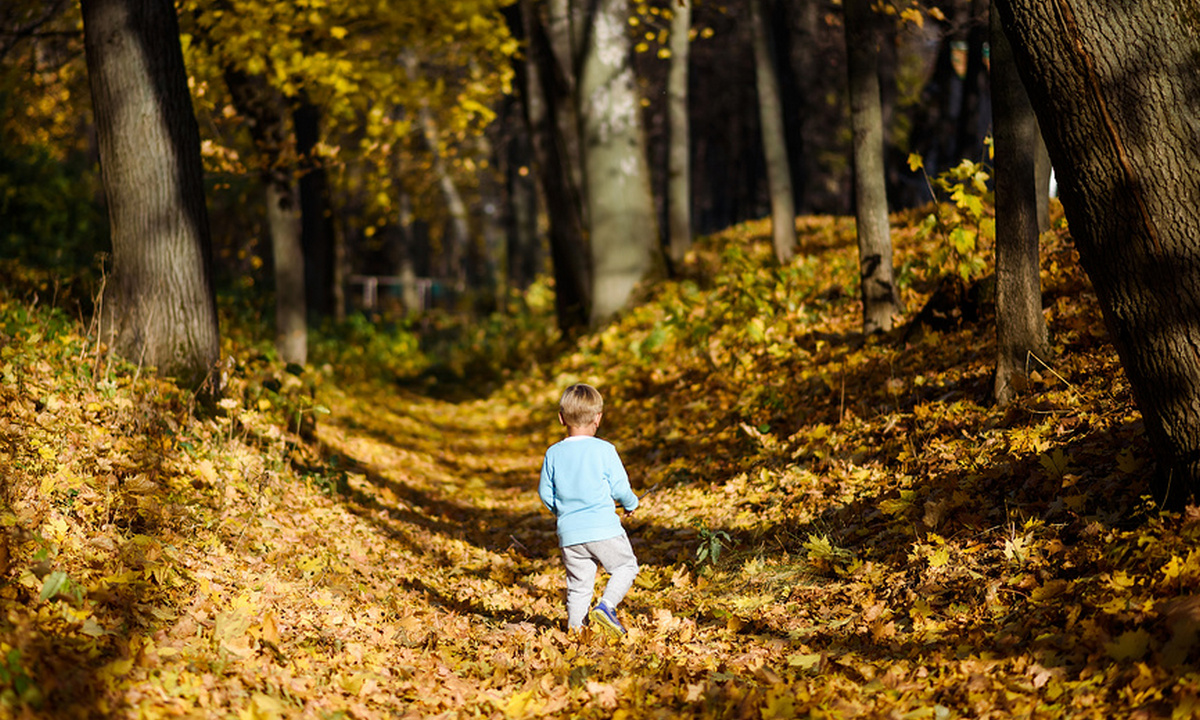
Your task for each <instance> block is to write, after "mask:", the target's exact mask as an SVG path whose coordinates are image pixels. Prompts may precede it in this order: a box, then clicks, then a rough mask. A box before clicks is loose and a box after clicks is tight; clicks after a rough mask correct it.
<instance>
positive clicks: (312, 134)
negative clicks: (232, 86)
mask: <svg viewBox="0 0 1200 720" xmlns="http://www.w3.org/2000/svg"><path fill="white" fill-rule="evenodd" d="M292 119H293V120H292V121H293V123H294V125H295V128H296V152H297V153H298V154H299V156H300V162H301V163H302V165H301V175H300V216H301V220H302V230H301V245H302V246H303V248H304V290H305V307H306V308H307V310H308V314H309V317H310V319H314V320H315V319H319V318H323V317H328V316H329V315H330V314H331V313H332V311H333V215H332V212H331V207H330V203H329V177H328V173H327V172H326V170H325V165H324V163H323V162H322V161H321V160H320V159H319V158H317V157H316V155H315V149H316V146H317V143H318V141H319V140H320V139H321V127H320V121H321V115H320V109H319V108H317V106H316V105H314V104H313V103H312V102H310V101H309V100H308V99H307V98H301V100H300V101H299V103H298V105H297V106H296V109H295V110H294V111H293V113H292Z"/></svg>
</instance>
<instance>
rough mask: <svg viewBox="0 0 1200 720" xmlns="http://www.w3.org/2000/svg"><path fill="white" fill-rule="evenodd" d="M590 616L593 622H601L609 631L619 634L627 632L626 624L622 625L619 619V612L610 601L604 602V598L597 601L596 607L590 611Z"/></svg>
mask: <svg viewBox="0 0 1200 720" xmlns="http://www.w3.org/2000/svg"><path fill="white" fill-rule="evenodd" d="M588 616H589V617H590V618H591V619H592V621H593V622H595V623H597V624H599V625H600V626H601V627H603V628H605V629H607V630H608V631H609V632H612V633H615V634H617V635H624V634H625V626H624V625H622V624H621V621H620V620H618V619H617V612H616V611H615V610H613V609H612V608H611V607H609V606H608V603H606V602H604V601H603V600H601V601H600V602H598V603H596V607H594V608H592V611H591V612H590V613H588Z"/></svg>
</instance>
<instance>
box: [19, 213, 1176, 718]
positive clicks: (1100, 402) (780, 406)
mask: <svg viewBox="0 0 1200 720" xmlns="http://www.w3.org/2000/svg"><path fill="white" fill-rule="evenodd" d="M921 217H922V215H921V214H919V213H913V214H911V215H906V216H900V217H896V218H894V219H893V225H894V232H895V244H896V247H897V255H898V257H897V267H898V272H897V277H898V280H899V281H900V284H901V287H902V290H903V294H904V297H903V299H904V302H905V304H906V306H907V314H906V320H911V319H912V318H914V317H916V316H917V315H918V312H919V311H920V310H921V309H922V308H923V307H925V306H926V303H927V300H928V299H929V298H930V296H931V294H932V293H934V292H935V290H936V288H937V287H938V283H937V280H938V278H939V277H940V275H939V273H938V271H937V269H936V268H931V267H928V266H927V263H926V261H925V260H924V258H929V257H932V256H933V252H932V249H933V248H932V247H931V243H936V242H938V239H937V238H935V237H932V236H931V235H929V234H928V233H920V232H919V231H918V227H919V225H920V222H921ZM798 231H799V233H800V237H801V244H800V247H799V252H798V253H797V256H796V259H795V260H794V261H793V262H791V263H789V264H788V265H786V266H784V267H778V266H776V265H775V264H774V262H773V260H772V251H771V247H770V240H769V237H770V234H769V229H768V228H767V227H766V224H765V223H753V224H750V225H745V226H740V227H738V228H735V229H733V230H731V231H728V232H726V233H724V234H722V235H720V236H717V237H713V238H708V239H706V240H704V241H703V242H701V243H700V244H699V246H698V247H697V249H696V250H695V251H693V253H692V254H691V255H690V256H689V259H688V262H687V263H686V267H685V269H684V276H683V277H682V278H680V279H678V280H676V281H672V282H669V283H661V284H659V285H656V286H655V287H654V288H652V289H649V290H647V291H646V292H645V294H644V295H643V298H642V302H641V303H640V304H639V305H638V306H637V307H635V308H634V309H632V310H630V311H628V312H627V313H625V314H624V315H623V316H622V317H620V318H618V319H617V320H616V321H614V323H613V324H611V325H609V326H607V327H604V328H602V329H599V330H597V331H596V332H594V333H592V334H589V335H586V336H584V337H581V338H578V339H576V340H574V341H571V342H570V343H569V344H567V343H565V342H564V343H560V344H556V341H554V340H553V338H552V337H551V336H550V335H548V334H547V332H546V330H545V328H546V327H550V326H551V324H552V320H551V319H550V317H549V312H550V306H551V304H552V303H546V304H545V306H544V307H539V306H538V305H537V303H532V307H531V308H530V309H528V310H527V311H526V313H527V314H525V315H522V316H520V317H518V318H509V319H507V320H505V319H498V320H496V321H495V322H496V323H497V324H496V325H495V326H494V327H496V328H498V330H497V331H496V332H495V333H494V334H488V333H487V332H479V331H475V334H474V335H471V334H466V335H463V336H461V337H465V338H466V339H467V341H468V342H465V344H460V345H459V346H458V347H457V348H456V350H455V352H456V353H457V354H455V355H454V356H453V358H451V356H450V355H445V356H439V357H433V356H425V357H423V356H421V353H423V352H427V348H428V345H426V346H424V348H425V349H422V347H418V346H417V345H416V344H415V343H414V344H405V343H397V344H395V345H393V346H392V347H394V348H396V349H397V351H398V352H401V351H402V352H403V353H406V357H408V358H409V359H410V361H409V362H406V361H400V360H396V361H395V362H394V363H393V364H391V365H389V366H388V367H387V368H386V369H379V368H376V369H375V371H374V372H372V371H371V369H370V368H367V367H363V366H359V367H349V366H345V365H343V364H341V363H334V362H332V360H331V361H330V362H328V363H326V364H324V365H322V364H320V363H318V364H316V365H314V366H310V367H307V368H304V369H299V368H292V370H291V371H289V370H288V369H287V368H284V367H283V366H282V365H281V364H279V363H277V362H274V361H273V360H272V355H271V352H270V350H269V346H268V345H264V344H261V343H258V344H256V342H255V341H253V340H236V341H227V346H226V347H225V349H224V356H225V365H224V367H225V372H226V381H227V386H226V387H227V393H226V399H225V400H223V401H222V402H221V403H220V404H219V405H218V406H217V407H214V408H203V407H195V406H193V404H192V402H191V399H190V398H189V396H187V395H186V394H185V393H182V392H181V391H180V390H178V389H177V388H176V387H174V386H173V385H171V384H169V383H166V382H163V381H161V380H158V379H155V378H154V377H153V376H152V375H151V374H150V373H148V372H147V371H146V369H145V368H139V367H137V366H135V365H128V364H122V363H119V362H118V361H116V360H114V359H112V358H110V357H108V356H107V355H106V354H105V352H104V348H101V347H97V346H96V345H95V343H94V342H93V341H92V339H91V338H90V336H89V333H88V328H87V327H86V326H85V325H82V324H80V323H79V322H78V321H77V320H76V319H75V316H74V315H73V314H70V313H68V312H64V311H63V310H62V309H60V308H56V307H55V305H56V300H54V299H53V298H52V295H51V294H50V293H49V292H48V291H47V289H46V287H48V285H45V284H44V285H43V289H42V290H41V291H38V290H37V288H38V286H39V283H41V282H42V281H40V280H39V279H38V278H37V277H30V273H29V272H28V271H26V270H24V269H22V268H19V267H16V266H11V265H6V266H4V268H3V275H4V278H3V279H4V280H5V283H4V286H5V287H7V288H9V289H8V290H6V291H5V294H4V295H2V296H0V373H2V379H0V464H2V466H3V467H4V469H5V477H4V486H3V498H2V500H3V507H2V508H0V510H2V514H0V531H2V532H0V606H2V609H3V613H2V614H0V708H3V714H4V715H6V716H12V717H29V718H32V717H49V716H53V717H131V718H132V717H144V718H159V717H168V716H171V717H176V716H178V717H226V716H229V717H233V716H237V717H244V718H278V717H292V716H300V717H329V718H333V717H355V718H376V717H394V716H405V717H432V716H446V717H490V718H527V717H529V718H532V717H542V716H573V717H595V718H615V717H659V716H661V717H676V716H683V717H746V718H756V719H757V718H762V719H764V720H766V719H769V718H782V717H793V716H796V715H805V716H810V717H889V718H890V717H905V718H953V717H1015V716H1019V717H1096V718H1112V717H1147V718H1149V717H1171V716H1174V717H1188V716H1191V715H1193V714H1194V712H1195V709H1196V702H1197V700H1196V698H1197V694H1198V693H1200V667H1198V661H1200V653H1198V648H1200V641H1198V636H1197V633H1198V623H1200V596H1198V595H1196V594H1195V591H1194V588H1195V586H1196V583H1197V580H1200V551H1197V550H1196V549H1195V548H1196V542H1195V540H1196V536H1197V534H1198V532H1200V524H1198V522H1197V517H1196V516H1195V515H1194V514H1193V513H1191V512H1187V513H1184V514H1164V513H1160V512H1158V511H1157V509H1156V508H1154V507H1153V506H1151V505H1150V504H1149V503H1148V502H1147V501H1146V500H1145V499H1144V498H1143V494H1144V492H1145V490H1146V488H1147V483H1148V476H1149V474H1150V472H1151V469H1152V468H1151V467H1150V461H1149V451H1148V449H1147V447H1146V445H1145V441H1144V438H1143V433H1142V428H1141V420H1140V417H1139V415H1138V413H1137V411H1136V409H1135V407H1134V405H1133V401H1132V399H1131V397H1130V393H1129V389H1128V386H1127V384H1126V382H1125V380H1124V377H1123V375H1122V373H1121V370H1120V367H1119V364H1118V362H1117V360H1116V357H1115V354H1114V352H1113V351H1112V349H1111V347H1110V346H1109V344H1108V342H1107V340H1106V338H1105V331H1104V328H1103V324H1102V322H1101V318H1100V315H1099V312H1098V310H1097V306H1096V302H1095V297H1094V295H1093V294H1092V292H1091V290H1090V287H1089V285H1088V283H1087V282H1086V280H1085V279H1084V278H1083V277H1082V276H1081V271H1080V270H1079V268H1078V265H1077V263H1076V260H1075V254H1074V251H1073V249H1072V245H1071V241H1070V238H1069V236H1068V234H1067V232H1066V228H1065V226H1064V225H1063V224H1062V223H1061V221H1060V222H1058V223H1057V224H1056V227H1055V229H1054V230H1053V231H1052V232H1051V233H1049V234H1047V235H1046V236H1045V237H1044V238H1043V262H1042V268H1043V277H1042V280H1043V287H1044V291H1045V308H1046V309H1045V312H1046V315H1047V318H1048V321H1049V324H1050V328H1051V333H1052V339H1053V342H1054V347H1055V353H1056V354H1055V357H1054V359H1053V362H1052V363H1049V364H1047V365H1040V364H1039V365H1038V366H1037V367H1031V371H1032V377H1033V380H1034V382H1033V386H1034V387H1033V388H1032V390H1031V392H1029V393H1027V394H1026V395H1025V396H1023V397H1021V398H1019V399H1018V401H1017V402H1016V403H1014V404H1013V405H1012V406H1010V407H1007V408H1004V409H998V408H994V407H991V406H990V405H989V404H988V403H987V401H986V398H987V395H988V390H989V388H990V386H991V378H990V369H991V366H992V363H993V357H994V328H993V326H992V324H991V319H990V316H989V315H988V308H987V303H986V300H979V301H978V302H977V304H976V305H975V306H974V307H973V308H972V311H971V312H969V313H962V312H960V313H959V314H957V315H956V314H955V313H954V312H953V311H951V312H949V313H942V314H940V315H939V316H938V320H937V322H936V323H923V324H921V325H920V326H905V327H902V328H900V329H899V330H897V331H896V333H895V334H893V335H892V336H886V337H883V336H881V337H872V338H868V339H864V338H862V337H861V336H860V335H858V334H857V333H856V329H857V325H858V323H859V321H860V310H859V306H858V302H857V288H856V286H855V282H856V280H855V277H856V268H857V266H856V260H855V254H854V243H853V227H852V224H850V222H849V221H847V220H843V219H831V218H805V219H801V220H800V221H798ZM980 252H983V251H982V250H981V251H980ZM981 257H982V259H983V260H984V261H985V262H987V261H988V258H987V257H986V253H984V254H983V255H982V256H981ZM539 312H541V313H544V314H545V317H544V318H541V319H543V320H545V323H542V322H539V317H538V315H537V313H539ZM506 323H507V324H506ZM476 327H488V326H487V325H482V326H476ZM504 328H507V329H508V330H507V331H504ZM360 331H362V332H366V331H363V330H360ZM380 332H381V333H382V332H383V331H382V330H381V331H380ZM226 336H227V337H235V338H237V337H241V336H240V335H239V333H237V332H227V333H226ZM501 336H503V337H504V338H505V342H506V343H507V344H506V345H505V346H504V347H503V349H502V351H500V350H497V348H496V346H493V345H490V344H488V341H489V340H490V339H492V338H493V337H501ZM472 342H473V343H474V344H472ZM363 346H364V344H356V346H355V347H358V348H361V347H363ZM264 348H266V349H264ZM317 355H320V353H319V352H318V353H317ZM330 357H333V356H332V355H331V356H330ZM338 357H339V358H341V359H342V360H344V359H345V358H346V357H349V355H345V354H343V355H340V356H338ZM447 358H451V359H453V360H454V362H453V363H451V364H450V365H446V363H445V361H446V359H447ZM368 359H369V357H368V356H367V355H360V356H359V360H360V361H361V362H363V363H366V362H367V361H368ZM439 368H440V370H441V371H440V372H435V371H436V370H438V369H439ZM576 381H585V382H590V383H593V384H595V385H597V386H598V387H600V388H601V390H602V391H603V392H604V393H605V395H606V413H605V424H604V426H603V427H602V429H601V434H602V435H603V436H604V437H606V438H607V439H609V440H611V441H612V442H614V443H615V444H616V445H617V446H618V448H619V449H620V450H621V452H622V455H623V457H624V459H625V462H626V465H627V466H628V467H629V469H630V471H631V476H632V477H633V483H634V487H635V490H637V491H638V492H647V491H651V492H650V493H649V494H648V495H647V496H646V497H645V499H644V500H643V507H642V508H641V509H639V512H638V513H637V515H635V516H634V519H632V520H631V521H630V522H629V523H628V525H629V530H630V535H631V537H632V538H633V542H634V546H635V549H636V550H637V553H638V555H639V559H640V560H641V561H642V565H643V569H642V572H641V575H640V576H639V578H638V581H637V584H636V586H635V587H634V589H633V591H632V592H631V593H630V596H629V598H628V599H627V601H626V603H625V604H624V605H623V606H622V608H621V610H620V612H621V614H622V618H623V620H624V621H625V623H626V625H627V627H629V628H630V632H629V634H628V636H626V637H625V638H623V639H621V640H614V639H611V638H609V637H607V636H604V635H600V634H592V633H590V632H585V634H584V635H582V636H580V637H569V636H567V635H566V634H565V632H564V631H563V629H562V628H563V624H564V622H563V608H562V602H561V594H562V588H563V578H562V570H561V567H560V564H559V561H558V558H557V552H556V547H555V538H554V530H553V522H552V519H551V518H550V517H549V516H548V515H547V514H546V513H545V512H544V511H543V510H542V509H541V508H540V506H539V503H538V501H537V497H536V495H535V493H534V488H535V485H536V477H537V470H538V465H539V462H540V458H541V452H542V450H543V449H544V447H545V446H546V445H547V444H549V443H550V442H552V441H553V440H554V439H556V438H557V436H558V432H559V429H558V428H557V426H556V422H555V417H554V409H555V402H556V400H557V397H558V394H559V393H560V391H561V389H562V387H563V386H564V385H565V384H567V383H571V382H576ZM447 398H452V399H447Z"/></svg>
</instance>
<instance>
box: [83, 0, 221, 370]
mask: <svg viewBox="0 0 1200 720" xmlns="http://www.w3.org/2000/svg"><path fill="white" fill-rule="evenodd" d="M83 21H84V44H85V48H86V55H87V66H88V78H89V81H90V84H91V92H92V105H93V108H94V111H95V117H96V132H97V137H98V142H99V148H100V166H101V172H102V177H103V181H104V188H105V194H106V196H107V200H108V212H109V220H110V222H111V225H112V245H113V281H112V283H111V285H110V287H111V288H112V290H113V292H112V293H111V294H110V295H109V296H108V297H106V298H105V311H106V312H105V313H104V316H105V318H106V322H105V323H104V326H103V334H104V335H105V336H106V339H107V340H108V341H110V342H111V346H112V348H113V349H114V350H115V351H116V352H118V353H119V354H121V355H122V356H124V357H125V358H127V359H129V360H130V361H132V362H136V363H139V364H145V365H150V366H154V367H156V368H157V369H158V372H159V373H160V374H163V375H166V376H172V377H176V378H178V379H179V380H180V381H181V382H182V383H184V384H185V385H186V386H188V387H191V388H200V387H201V386H202V385H204V384H205V383H206V382H207V383H208V390H209V391H211V392H213V393H215V392H216V391H217V390H218V389H219V388H218V387H217V384H218V382H219V378H218V377H217V376H216V375H214V374H213V373H212V370H213V368H214V366H215V365H216V363H217V361H218V359H219V357H220V340H219V334H218V327H217V310H216V301H215V297H214V294H213V287H212V267H211V265H212V259H211V238H210V236H209V225H208V213H207V210H206V208H205V204H204V185H203V171H202V168H201V162H200V132H199V128H198V126H197V124H196V117H195V114H194V112H193V110H192V105H191V95H190V94H189V93H188V87H187V73H186V71H185V70H184V65H183V53H182V51H181V49H180V45H179V21H178V18H177V17H176V15H175V8H174V6H173V5H172V4H171V3H167V2H157V1H155V0H84V1H83Z"/></svg>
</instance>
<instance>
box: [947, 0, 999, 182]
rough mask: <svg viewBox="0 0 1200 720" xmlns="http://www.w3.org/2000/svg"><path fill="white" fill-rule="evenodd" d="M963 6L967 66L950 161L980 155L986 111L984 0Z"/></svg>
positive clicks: (987, 90) (986, 74)
mask: <svg viewBox="0 0 1200 720" xmlns="http://www.w3.org/2000/svg"><path fill="white" fill-rule="evenodd" d="M967 8H968V10H967V12H968V18H967V22H968V26H967V27H968V29H967V40H966V43H967V45H966V50H967V58H966V59H967V66H966V75H965V76H964V77H963V83H962V102H961V104H960V106H959V111H958V128H957V139H956V140H955V143H954V145H955V147H956V148H957V152H956V153H955V156H956V157H955V158H954V163H953V164H958V161H959V160H962V159H963V158H969V159H971V160H979V159H982V157H983V139H984V135H986V134H987V128H986V122H985V121H984V118H986V117H987V116H988V114H989V110H988V108H987V104H988V101H989V99H990V91H989V89H988V70H987V67H986V66H985V65H984V60H983V52H984V45H985V44H986V41H987V38H988V23H987V13H988V2H987V0H970V2H969V3H968V4H967Z"/></svg>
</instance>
